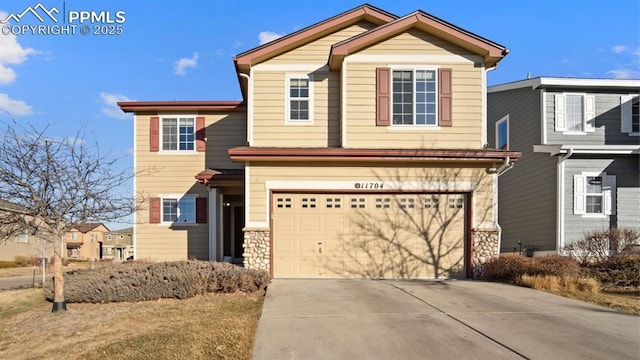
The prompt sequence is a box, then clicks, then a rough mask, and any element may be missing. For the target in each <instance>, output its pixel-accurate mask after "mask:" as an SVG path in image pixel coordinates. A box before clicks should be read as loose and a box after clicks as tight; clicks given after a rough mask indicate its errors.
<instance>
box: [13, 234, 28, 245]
mask: <svg viewBox="0 0 640 360" xmlns="http://www.w3.org/2000/svg"><path fill="white" fill-rule="evenodd" d="M16 243H18V244H28V243H29V234H28V233H27V232H26V231H22V232H21V233H20V234H18V236H16Z"/></svg>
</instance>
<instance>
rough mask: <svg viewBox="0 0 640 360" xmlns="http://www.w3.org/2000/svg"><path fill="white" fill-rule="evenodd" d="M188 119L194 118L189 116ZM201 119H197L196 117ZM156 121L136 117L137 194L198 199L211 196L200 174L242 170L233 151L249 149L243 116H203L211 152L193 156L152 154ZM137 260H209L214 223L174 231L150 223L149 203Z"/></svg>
mask: <svg viewBox="0 0 640 360" xmlns="http://www.w3.org/2000/svg"><path fill="white" fill-rule="evenodd" d="M186 115H188V114H186ZM194 115H196V114H194ZM151 116H156V115H137V116H136V120H135V122H136V124H135V126H136V139H135V144H136V147H135V149H136V154H135V156H136V171H137V172H139V173H140V174H139V175H137V176H136V184H135V192H136V194H142V195H143V196H145V197H147V198H149V197H162V196H163V195H186V194H189V195H195V196H198V197H205V198H206V197H208V193H207V189H206V187H205V186H204V185H202V184H199V183H198V182H197V181H196V179H195V175H196V174H198V173H199V172H201V171H203V170H204V169H205V168H206V167H213V168H242V167H243V164H242V163H234V162H232V161H231V159H230V158H229V155H228V153H227V150H228V149H229V148H231V147H235V146H243V145H245V144H246V120H245V115H244V113H243V112H238V113H235V112H234V113H230V114H221V113H206V114H197V116H204V117H205V126H206V128H207V151H206V152H193V153H188V154H166V153H165V154H163V153H162V152H150V151H149V121H150V117H151ZM136 216H137V221H138V222H139V223H138V224H137V225H136V234H135V236H136V257H137V258H139V259H151V260H176V259H186V258H187V257H196V258H200V259H207V258H208V256H209V249H208V224H190V225H188V226H181V227H174V226H168V225H165V224H148V221H149V210H148V201H145V206H144V208H143V209H141V210H140V211H138V213H137V214H136Z"/></svg>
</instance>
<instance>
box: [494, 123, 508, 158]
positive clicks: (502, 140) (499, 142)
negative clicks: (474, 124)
mask: <svg viewBox="0 0 640 360" xmlns="http://www.w3.org/2000/svg"><path fill="white" fill-rule="evenodd" d="M496 149H501V150H509V115H507V116H505V117H503V118H502V119H500V120H498V121H497V122H496Z"/></svg>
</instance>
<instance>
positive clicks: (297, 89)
mask: <svg viewBox="0 0 640 360" xmlns="http://www.w3.org/2000/svg"><path fill="white" fill-rule="evenodd" d="M286 111H287V114H286V120H287V122H290V123H310V122H312V121H313V88H312V86H311V79H310V77H309V76H307V75H288V76H287V97H286Z"/></svg>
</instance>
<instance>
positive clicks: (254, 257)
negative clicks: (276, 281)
mask: <svg viewBox="0 0 640 360" xmlns="http://www.w3.org/2000/svg"><path fill="white" fill-rule="evenodd" d="M243 231H244V244H243V245H242V247H244V255H243V256H244V267H246V268H248V269H258V270H265V271H267V272H268V271H269V265H270V264H269V251H270V249H269V229H251V228H245V229H244V230H243Z"/></svg>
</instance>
